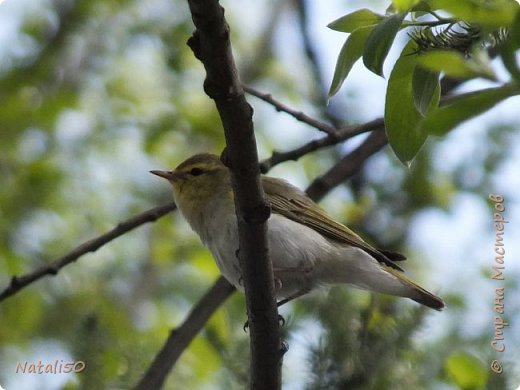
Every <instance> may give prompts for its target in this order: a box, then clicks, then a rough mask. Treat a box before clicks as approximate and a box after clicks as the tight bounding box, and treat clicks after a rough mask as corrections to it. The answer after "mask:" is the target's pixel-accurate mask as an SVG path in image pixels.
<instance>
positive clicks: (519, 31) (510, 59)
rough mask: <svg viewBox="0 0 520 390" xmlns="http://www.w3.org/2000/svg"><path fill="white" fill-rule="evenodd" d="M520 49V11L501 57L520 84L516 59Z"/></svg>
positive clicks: (502, 49) (519, 70)
mask: <svg viewBox="0 0 520 390" xmlns="http://www.w3.org/2000/svg"><path fill="white" fill-rule="evenodd" d="M519 48H520V10H519V11H518V12H517V13H516V18H515V21H514V22H513V25H512V26H511V30H509V34H508V36H507V39H506V41H505V42H504V44H503V45H502V47H501V48H500V56H501V57H502V62H503V63H504V66H505V67H506V69H507V70H508V71H509V73H511V76H512V77H513V78H514V79H515V80H517V81H519V82H520V66H519V64H518V61H517V58H516V51H517V50H518V49H519Z"/></svg>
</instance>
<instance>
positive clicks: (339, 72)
mask: <svg viewBox="0 0 520 390" xmlns="http://www.w3.org/2000/svg"><path fill="white" fill-rule="evenodd" d="M372 30H373V27H363V28H359V29H357V30H356V31H354V32H353V33H352V34H350V35H349V36H348V38H347V40H346V41H345V44H344V45H343V47H342V48H341V51H340V53H339V56H338V61H337V63H336V68H335V69H334V77H333V78H332V83H331V85H330V90H329V97H331V96H334V95H335V94H336V93H337V92H338V91H339V89H340V88H341V86H342V85H343V82H344V81H345V79H346V78H347V76H348V74H349V72H350V70H351V69H352V66H353V65H354V63H355V62H356V61H357V60H358V59H359V58H360V57H361V55H362V54H363V48H364V47H365V42H366V40H367V38H368V36H369V34H370V33H371V32H372Z"/></svg>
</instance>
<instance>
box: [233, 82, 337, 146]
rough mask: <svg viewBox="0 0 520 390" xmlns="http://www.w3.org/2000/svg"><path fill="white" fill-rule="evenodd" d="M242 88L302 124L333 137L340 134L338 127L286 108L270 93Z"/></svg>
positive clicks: (245, 86)
mask: <svg viewBox="0 0 520 390" xmlns="http://www.w3.org/2000/svg"><path fill="white" fill-rule="evenodd" d="M242 87H243V88H244V91H246V92H247V93H248V94H250V95H253V96H256V97H257V98H259V99H262V100H263V101H264V102H267V103H269V104H271V105H272V106H273V107H274V108H275V109H276V111H278V112H285V113H287V114H289V115H291V116H292V117H293V118H295V119H296V120H298V121H300V122H304V123H306V124H308V125H309V126H312V127H315V128H316V129H318V130H321V131H323V132H324V133H327V134H328V135H330V136H332V137H336V133H337V132H338V129H336V127H334V126H332V125H329V124H328V123H325V122H321V121H319V120H317V119H314V118H312V117H310V116H308V115H306V114H305V113H303V112H301V111H297V110H294V109H292V108H290V107H288V106H286V105H285V104H283V103H281V102H279V101H278V100H275V99H274V98H273V96H272V95H271V94H269V93H263V92H260V91H258V90H256V89H254V88H252V87H250V86H247V85H243V86H242Z"/></svg>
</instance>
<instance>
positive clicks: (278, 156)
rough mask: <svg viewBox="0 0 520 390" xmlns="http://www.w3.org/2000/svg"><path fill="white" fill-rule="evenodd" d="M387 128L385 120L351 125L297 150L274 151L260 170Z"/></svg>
mask: <svg viewBox="0 0 520 390" xmlns="http://www.w3.org/2000/svg"><path fill="white" fill-rule="evenodd" d="M384 128H385V122H384V120H383V118H378V119H374V120H373V121H370V122H366V123H363V124H360V125H350V126H345V127H343V128H340V129H339V131H338V132H337V134H336V135H335V136H330V135H328V136H326V137H323V138H320V139H316V140H312V141H310V142H308V143H306V144H304V145H302V146H300V147H298V148H296V149H293V150H290V151H287V152H278V151H274V152H273V154H272V155H271V157H269V158H267V159H265V160H263V161H262V162H261V164H260V168H261V170H262V172H263V173H266V172H268V171H269V170H270V169H271V168H272V167H274V166H275V165H278V164H280V163H282V162H285V161H289V160H293V161H296V160H298V159H299V158H300V157H303V156H305V155H306V154H308V153H311V152H314V151H316V150H318V149H322V148H325V147H327V146H331V145H336V144H338V143H340V142H342V141H345V140H347V139H349V138H352V137H355V136H356V135H359V134H362V133H366V132H367V131H382V130H384Z"/></svg>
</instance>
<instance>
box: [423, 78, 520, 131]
mask: <svg viewBox="0 0 520 390" xmlns="http://www.w3.org/2000/svg"><path fill="white" fill-rule="evenodd" d="M515 95H520V85H519V84H506V85H503V86H501V87H496V88H488V89H484V90H480V91H475V92H469V93H465V94H463V95H461V96H459V97H457V98H455V99H453V101H451V102H449V103H448V104H446V105H443V106H441V107H440V108H438V109H436V110H432V111H431V112H430V113H429V114H428V116H427V117H426V119H425V120H424V123H423V124H422V128H423V129H424V131H425V132H428V133H430V134H435V135H444V134H446V133H447V132H448V131H450V130H451V129H453V128H455V127H456V126H458V125H460V124H461V123H462V122H464V121H467V120H468V119H471V118H473V117H476V116H478V115H480V114H482V113H484V112H485V111H487V110H489V109H490V108H492V107H493V106H495V105H496V104H498V103H500V102H501V101H502V100H504V99H507V98H508V97H511V96H515Z"/></svg>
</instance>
